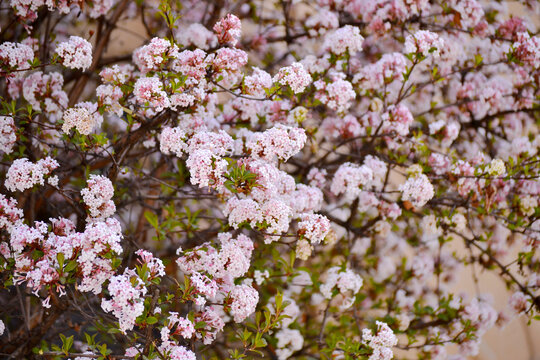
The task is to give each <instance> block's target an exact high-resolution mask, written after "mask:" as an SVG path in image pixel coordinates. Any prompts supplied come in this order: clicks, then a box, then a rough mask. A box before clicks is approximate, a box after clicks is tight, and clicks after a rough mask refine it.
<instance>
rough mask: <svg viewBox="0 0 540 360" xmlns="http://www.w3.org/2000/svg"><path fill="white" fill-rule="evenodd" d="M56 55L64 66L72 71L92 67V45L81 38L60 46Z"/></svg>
mask: <svg viewBox="0 0 540 360" xmlns="http://www.w3.org/2000/svg"><path fill="white" fill-rule="evenodd" d="M56 53H57V54H58V56H59V57H60V59H61V61H62V64H63V65H64V66H66V67H68V68H70V69H81V70H86V69H88V68H89V67H90V65H92V44H90V43H89V42H88V41H87V40H86V39H83V38H81V37H79V36H70V37H69V40H68V41H66V42H62V43H60V44H58V46H57V47H56Z"/></svg>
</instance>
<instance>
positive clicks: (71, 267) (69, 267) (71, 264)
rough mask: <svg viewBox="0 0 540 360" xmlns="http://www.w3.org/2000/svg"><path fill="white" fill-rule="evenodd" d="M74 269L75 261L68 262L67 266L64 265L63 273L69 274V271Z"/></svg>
mask: <svg viewBox="0 0 540 360" xmlns="http://www.w3.org/2000/svg"><path fill="white" fill-rule="evenodd" d="M76 267H77V261H75V260H71V261H70V262H68V264H67V265H66V268H65V269H64V271H66V272H70V271H72V270H73V269H75V268H76Z"/></svg>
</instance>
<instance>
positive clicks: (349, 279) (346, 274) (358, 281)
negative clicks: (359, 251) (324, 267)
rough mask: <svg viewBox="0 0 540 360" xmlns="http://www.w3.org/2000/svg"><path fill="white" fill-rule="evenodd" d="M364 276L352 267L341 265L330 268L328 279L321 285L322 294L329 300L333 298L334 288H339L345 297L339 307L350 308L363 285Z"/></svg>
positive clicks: (327, 274)
mask: <svg viewBox="0 0 540 360" xmlns="http://www.w3.org/2000/svg"><path fill="white" fill-rule="evenodd" d="M362 283H363V281H362V278H361V277H360V275H358V274H356V273H355V272H354V271H352V270H351V269H345V270H342V269H341V268H340V267H339V266H334V267H331V268H330V269H328V271H327V273H326V280H325V281H324V282H323V284H322V285H321V287H320V291H321V294H322V295H323V296H324V297H325V298H326V299H328V300H330V299H332V297H333V294H332V291H333V290H334V288H337V289H338V290H339V293H340V294H341V295H342V297H343V299H342V302H341V304H340V305H339V307H340V308H341V309H342V310H344V309H348V308H350V307H351V306H352V305H353V303H354V299H355V295H356V294H357V293H358V291H359V290H360V288H361V287H362Z"/></svg>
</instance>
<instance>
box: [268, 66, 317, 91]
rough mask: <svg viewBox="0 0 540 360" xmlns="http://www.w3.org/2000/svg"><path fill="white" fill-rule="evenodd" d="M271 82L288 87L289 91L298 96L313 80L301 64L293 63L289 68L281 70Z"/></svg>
mask: <svg viewBox="0 0 540 360" xmlns="http://www.w3.org/2000/svg"><path fill="white" fill-rule="evenodd" d="M273 81H274V82H276V83H279V84H281V85H288V86H290V87H291V90H292V91H293V92H294V93H295V94H298V93H301V92H303V91H304V90H305V89H306V87H307V86H308V85H309V84H311V82H312V81H313V79H312V78H311V75H309V73H308V72H307V71H306V70H305V69H304V66H303V65H302V64H301V63H298V62H294V63H292V64H291V65H290V66H286V67H284V68H281V69H280V70H279V72H278V73H277V74H276V75H275V76H274V78H273Z"/></svg>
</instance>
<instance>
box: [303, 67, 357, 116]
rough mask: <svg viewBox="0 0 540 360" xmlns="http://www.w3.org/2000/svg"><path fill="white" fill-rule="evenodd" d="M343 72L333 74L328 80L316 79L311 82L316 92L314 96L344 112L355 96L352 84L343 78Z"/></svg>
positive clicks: (333, 108) (330, 106)
mask: <svg viewBox="0 0 540 360" xmlns="http://www.w3.org/2000/svg"><path fill="white" fill-rule="evenodd" d="M344 77H345V74H333V76H332V77H331V79H330V81H329V82H328V83H326V82H325V81H323V80H317V81H315V82H314V83H313V85H314V86H315V89H317V92H316V93H315V98H316V99H318V100H319V101H320V102H322V103H323V104H325V105H326V106H328V107H329V108H330V109H332V110H335V111H337V112H344V111H346V110H347V109H348V108H349V107H350V106H351V101H352V100H354V98H355V97H356V93H355V92H354V90H353V87H352V84H351V83H350V82H348V81H347V80H344V79H343V78H344Z"/></svg>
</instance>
